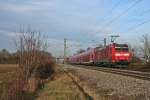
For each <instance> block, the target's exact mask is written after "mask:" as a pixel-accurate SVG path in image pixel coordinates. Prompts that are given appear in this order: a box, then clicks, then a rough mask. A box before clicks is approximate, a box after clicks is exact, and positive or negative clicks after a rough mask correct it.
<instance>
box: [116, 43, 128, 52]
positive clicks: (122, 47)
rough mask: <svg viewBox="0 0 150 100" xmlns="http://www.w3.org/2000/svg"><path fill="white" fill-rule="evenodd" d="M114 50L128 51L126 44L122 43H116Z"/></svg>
mask: <svg viewBox="0 0 150 100" xmlns="http://www.w3.org/2000/svg"><path fill="white" fill-rule="evenodd" d="M115 51H116V52H128V51H129V49H128V46H127V45H123V44H116V46H115Z"/></svg>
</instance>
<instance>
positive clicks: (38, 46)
mask: <svg viewBox="0 0 150 100" xmlns="http://www.w3.org/2000/svg"><path fill="white" fill-rule="evenodd" d="M15 43H16V46H17V50H18V51H17V55H18V66H19V71H18V75H17V76H18V77H16V80H14V81H12V83H11V84H7V85H6V86H5V89H4V91H3V94H2V96H1V99H2V100H30V94H34V92H35V91H36V90H37V89H38V87H39V85H40V84H41V83H42V84H43V82H41V80H42V78H43V79H45V78H48V77H50V75H52V74H53V73H54V62H53V60H52V56H51V54H50V53H48V52H46V49H47V45H46V43H45V42H44V41H43V39H42V38H41V34H40V32H21V33H20V34H19V37H18V40H17V41H16V42H15Z"/></svg>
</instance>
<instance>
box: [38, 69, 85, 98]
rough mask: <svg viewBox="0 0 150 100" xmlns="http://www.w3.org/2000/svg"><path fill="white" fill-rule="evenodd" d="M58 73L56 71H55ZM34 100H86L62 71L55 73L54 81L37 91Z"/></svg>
mask: <svg viewBox="0 0 150 100" xmlns="http://www.w3.org/2000/svg"><path fill="white" fill-rule="evenodd" d="M57 71H58V70H57ZM36 100H86V99H85V97H84V96H83V94H82V92H81V91H80V90H79V89H78V87H77V86H76V85H75V84H74V83H73V82H72V80H71V79H70V78H69V77H68V76H67V75H66V74H65V73H64V72H63V71H62V70H59V71H58V72H56V76H55V78H54V80H52V81H50V82H49V83H47V84H46V85H45V86H44V88H43V89H42V90H40V91H39V93H38V97H37V99H36Z"/></svg>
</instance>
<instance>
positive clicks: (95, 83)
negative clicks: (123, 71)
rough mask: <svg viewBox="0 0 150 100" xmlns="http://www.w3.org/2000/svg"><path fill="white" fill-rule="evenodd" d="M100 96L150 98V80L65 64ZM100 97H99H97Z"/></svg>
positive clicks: (112, 99) (134, 99) (127, 99)
mask: <svg viewBox="0 0 150 100" xmlns="http://www.w3.org/2000/svg"><path fill="white" fill-rule="evenodd" d="M64 68H65V69H66V70H68V71H70V72H71V73H72V74H73V75H75V76H77V77H78V78H79V79H80V81H81V82H83V83H85V84H84V85H87V86H88V87H89V88H90V90H94V91H95V93H96V95H98V97H100V96H103V97H104V98H103V99H105V98H106V99H107V100H108V99H109V100H150V81H147V80H142V79H136V78H133V77H128V76H122V75H118V74H112V73H106V72H101V71H96V70H89V69H85V68H79V67H76V66H72V65H65V66H64ZM97 99H98V98H97Z"/></svg>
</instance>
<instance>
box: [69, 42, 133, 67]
mask: <svg viewBox="0 0 150 100" xmlns="http://www.w3.org/2000/svg"><path fill="white" fill-rule="evenodd" d="M131 59H132V54H131V50H130V49H129V46H128V45H127V44H117V43H112V44H109V45H107V46H104V47H95V48H90V49H88V50H86V51H85V52H82V53H79V54H76V55H73V56H70V57H68V63H71V64H92V65H128V64H130V62H131Z"/></svg>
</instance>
